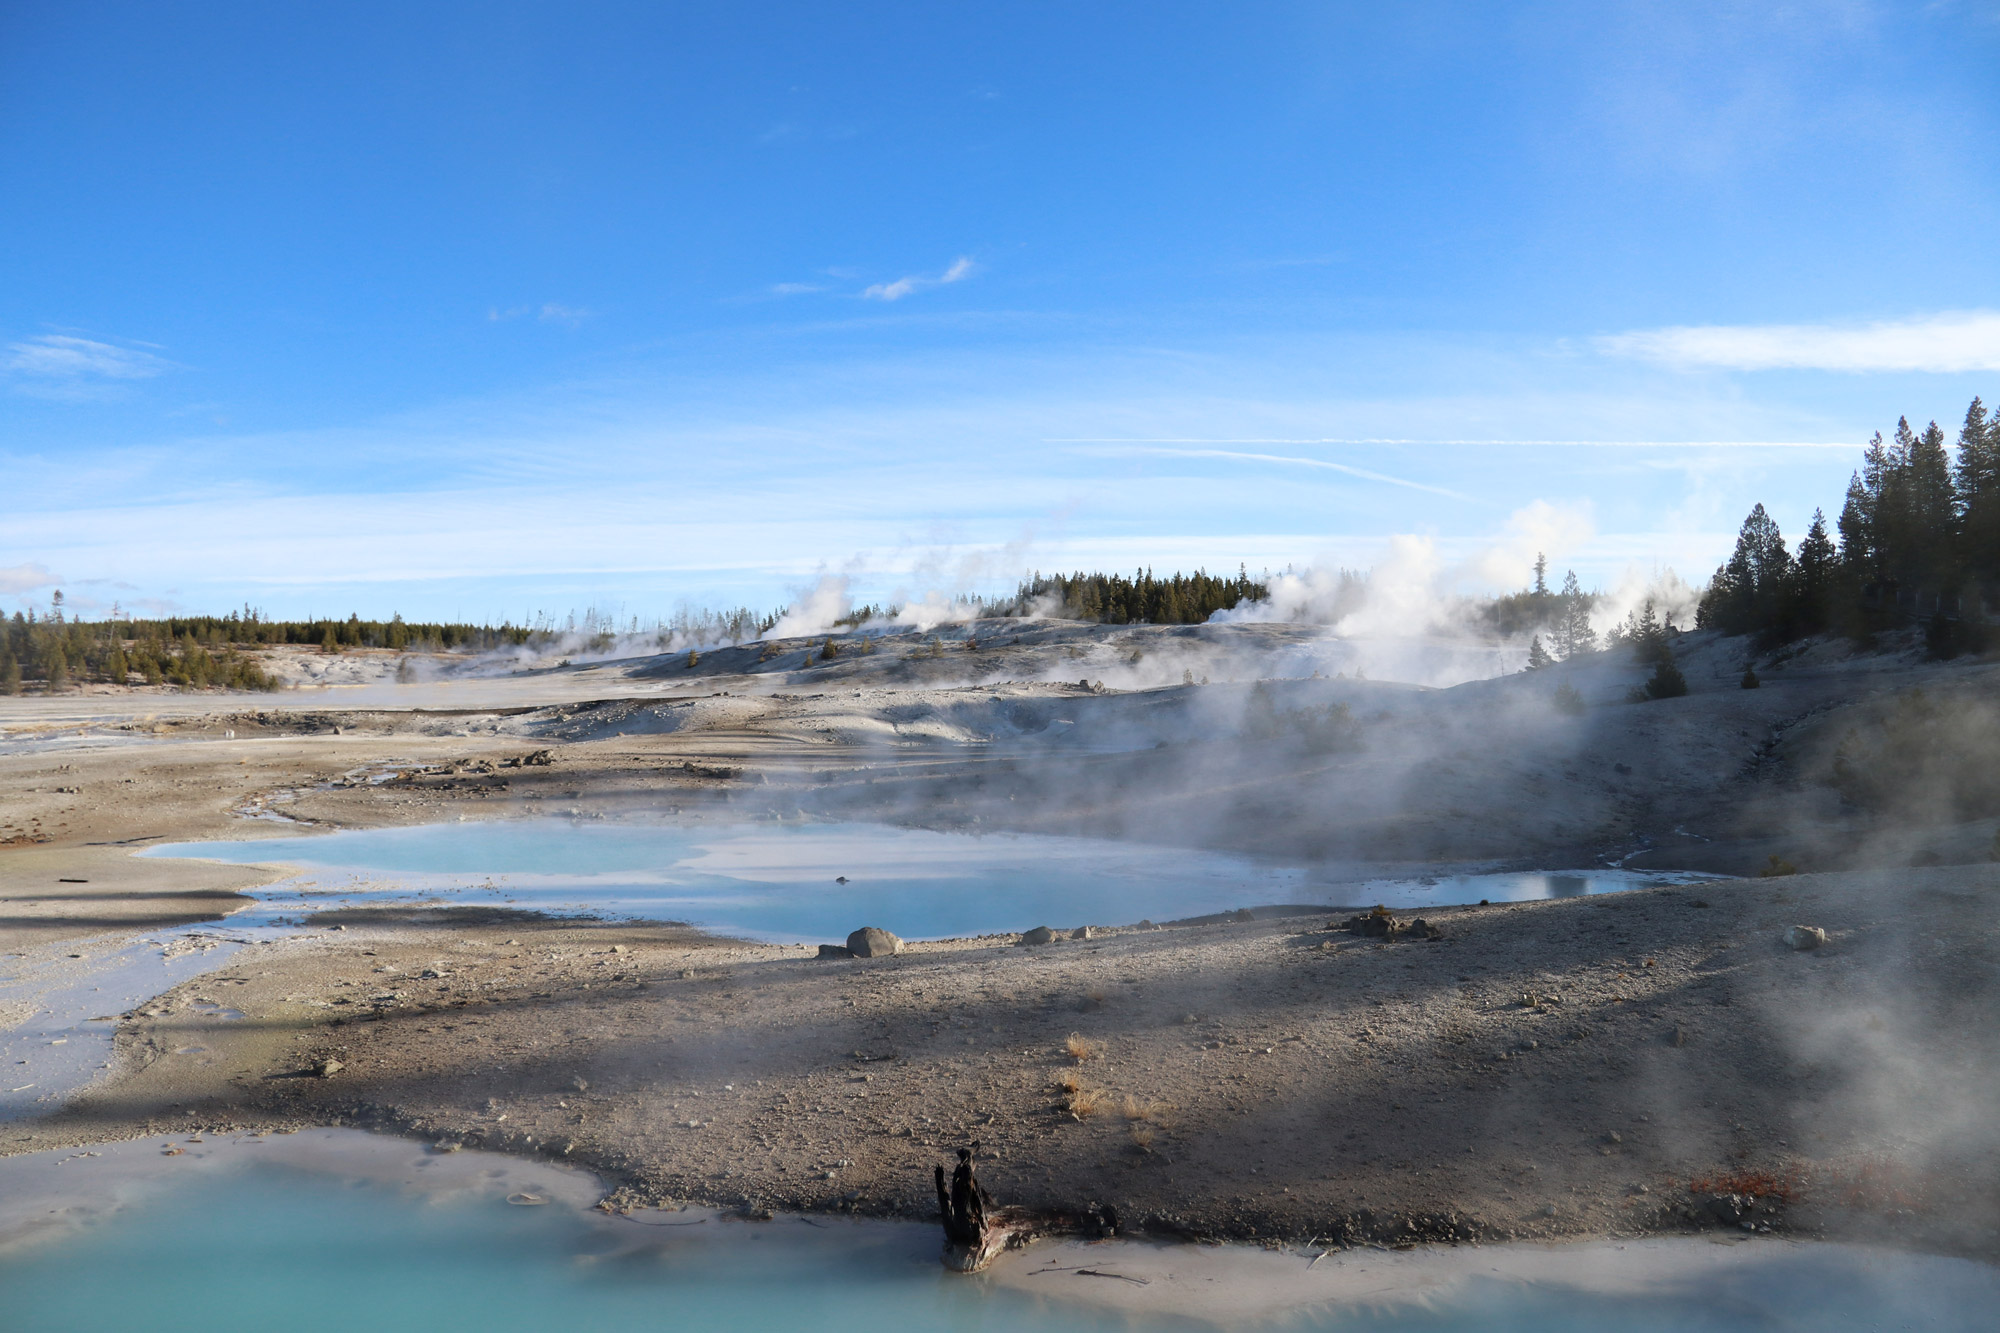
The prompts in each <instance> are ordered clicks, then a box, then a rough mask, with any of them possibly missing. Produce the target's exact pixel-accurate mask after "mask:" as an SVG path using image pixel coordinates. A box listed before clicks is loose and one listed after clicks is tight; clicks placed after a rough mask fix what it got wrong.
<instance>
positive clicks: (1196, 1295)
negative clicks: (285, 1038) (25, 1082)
mask: <svg viewBox="0 0 2000 1333" xmlns="http://www.w3.org/2000/svg"><path fill="white" fill-rule="evenodd" d="M296 1139H297V1142H296V1143H295V1144H288V1143H287V1142H286V1141H284V1140H253V1141H250V1142H247V1143H246V1142H244V1141H241V1140H239V1141H237V1142H235V1143H233V1144H222V1145H217V1144H214V1143H212V1142H211V1143H205V1144H199V1146H197V1144H196V1143H189V1144H187V1145H186V1146H185V1147H184V1153H185V1154H186V1155H184V1156H183V1155H176V1156H175V1157H174V1158H173V1159H171V1160H169V1159H164V1158H163V1157H162V1156H161V1150H162V1148H163V1147H164V1146H165V1145H164V1144H163V1143H162V1142H161V1141H157V1140H156V1141H149V1142H144V1143H138V1144H126V1145H115V1146H111V1147H107V1148H106V1150H105V1152H104V1153H103V1155H102V1156H89V1157H86V1156H85V1155H83V1154H71V1155H70V1156H69V1157H68V1159H67V1160H64V1158H63V1157H62V1156H61V1155H57V1154H38V1155H37V1157H38V1159H39V1160H36V1161H30V1162H22V1161H21V1160H20V1159H16V1161H14V1162H7V1161H0V1196H4V1195H5V1194H8V1193H13V1194H14V1195H15V1199H14V1201H13V1206H12V1207H11V1208H10V1207H8V1206H6V1205H5V1204H4V1203H0V1324H4V1326H5V1327H6V1328H7V1329H8V1330H9V1333H113V1331H122V1330H131V1329H146V1330H160V1331H168V1330H172V1331H178V1330H189V1331H190V1333H192V1331H195V1330H200V1331H201V1333H233V1331H234V1330H253V1329H254V1330H266V1329H274V1328H283V1329H288V1330H297V1331H298V1333H317V1331H318V1330H328V1331H329V1333H331V1331H332V1330H341V1331H342V1333H345V1331H346V1330H352V1329H360V1328H366V1329H371V1330H382V1331H383V1333H398V1331H400V1330H426V1331H427V1333H435V1331H436V1330H446V1329H451V1330H456V1329H482V1330H495V1331H497V1333H507V1331H510V1330H516V1329H520V1330H529V1329H533V1330H538V1331H540V1330H549V1329H577V1328H625V1329H703V1330H709V1329H729V1330H741V1331H743V1333H763V1331H764V1330H774V1331H775V1330H787V1331H789V1330H794V1329H798V1328H813V1329H826V1330H867V1331H868V1333H879V1331H880V1330H882V1329H966V1330H975V1329H976V1330H988V1331H991V1333H1006V1331H1009V1330H1016V1329H1021V1330H1027V1329H1036V1330H1051V1331H1053V1333H1069V1331H1070V1330H1078V1331H1082V1330H1101V1329H1128V1330H1145V1329H1179V1328H1191V1327H1215V1326H1218V1325H1221V1326H1227V1327H1246V1326H1260V1325H1265V1326H1282V1327H1285V1328H1302V1329H1353V1330H1423V1331H1425V1333H1460V1331H1461V1330H1463V1331H1466V1333H1469V1331H1470V1330H1482V1331H1485V1333H1492V1331H1495V1330H1522V1331H1523V1333H1527V1331H1529V1330H1532V1331H1533V1333H1568V1331H1569V1330H1585V1329H1589V1330H1602V1329H1621V1330H1623V1329H1631V1330H1641V1331H1643V1333H1651V1331H1653V1330H1660V1331H1662V1333H1664V1331H1665V1330H1700V1331H1702V1333H1709V1331H1713V1333H1737V1331H1739V1330H1801V1331H1804V1330H1815V1331H1816V1333H1817V1331H1826V1333H1844V1331H1845V1330H1861V1329H1895V1328H1921V1329H1926V1330H1941V1331H1943V1333H1954V1331H1956V1330H1961V1329H1962V1330H1971V1329H1974V1328H1985V1327H1989V1324H1988V1323H1987V1322H1986V1319H1987V1312H1988V1311H1990V1310H1991V1309H1992V1308H1994V1303H1995V1302H1996V1301H2000V1274H1996V1272H1995V1270H1993V1269H1991V1268H1988V1267H1985V1266H1983V1265H1979V1264H1975V1263H1970V1262H1967V1261H1963V1260H1950V1259H1938V1258H1931V1257H1925V1256H1913V1255H1903V1254H1895V1253H1891V1252H1886V1251H1868V1250H1858V1249H1855V1248H1853V1247H1833V1246H1813V1245H1794V1244H1786V1243H1781V1242H1743V1243H1741V1244H1739V1245H1716V1244H1713V1243H1711V1242H1707V1241H1701V1240H1692V1241H1664V1242H1647V1243H1643V1244H1641V1243H1635V1244H1633V1245H1632V1246H1630V1247H1625V1246H1612V1245H1608V1244H1599V1245H1595V1246H1590V1247H1572V1248H1567V1249H1533V1248H1531V1247H1511V1246H1510V1247H1494V1248H1489V1249H1480V1248H1477V1247H1466V1248H1462V1249H1455V1250H1440V1251H1434V1252H1430V1253H1424V1252H1418V1253H1416V1254H1411V1255H1386V1254H1380V1253H1376V1252H1372V1251H1355V1252H1350V1253H1348V1254H1344V1255H1335V1256H1331V1257H1330V1258H1329V1261H1328V1262H1326V1263H1323V1264H1317V1265H1314V1264H1313V1263H1312V1262H1311V1254H1310V1253H1309V1252H1293V1251H1286V1252H1277V1253H1272V1252H1266V1251H1263V1250H1260V1249H1241V1248H1236V1247H1224V1248H1223V1249H1221V1250H1216V1249H1212V1248H1207V1247H1185V1246H1182V1247H1172V1246H1169V1247H1155V1246H1149V1245H1143V1244H1130V1243H1117V1244H1110V1245H1092V1246H1080V1245H1075V1244H1070V1245H1057V1244H1045V1245H1038V1246H1033V1247H1031V1248H1029V1249H1028V1250H1026V1251H1024V1252H1021V1253H1018V1254H1014V1255H1009V1256H1006V1257H1005V1258H1003V1259H1002V1260H1001V1261H1000V1263H999V1264H997V1265H996V1266H995V1270H994V1271H993V1272H992V1273H991V1274H989V1275H985V1276H982V1277H978V1278H965V1277H960V1276H957V1275H954V1274H950V1273H947V1272H945V1271H944V1270H943V1269H942V1268H941V1267H940V1266H939V1264H938V1262H937V1245H938V1236H937V1231H936V1229H935V1228H934V1227H932V1226H929V1225H925V1224H919V1223H885V1222H859V1221H849V1220H838V1219H805V1218H799V1217H784V1216H780V1217H778V1218H776V1219H774V1220H770V1221H764V1222H742V1221H732V1220H728V1219H725V1218H722V1217H718V1216H715V1215H712V1214H705V1213H701V1212H696V1211H689V1212H671V1211H669V1212H649V1213H641V1214H637V1215H635V1216H633V1217H631V1218H612V1217H607V1216H605V1215H604V1214H601V1213H596V1212H594V1211H591V1210H590V1209H589V1207H588V1204H589V1202H590V1201H591V1200H593V1199H594V1198H595V1196H596V1190H597V1189H598V1188H599V1186H597V1184H596V1182H594V1181H592V1180H590V1179H589V1178H588V1177H585V1176H582V1175H581V1174H580V1173H564V1172H559V1171H557V1170H556V1169H554V1168H550V1167H545V1166H540V1165H538V1164H533V1163H520V1162H514V1161H509V1160H508V1159H504V1158H496V1157H491V1156H485V1155H481V1154H474V1153H467V1154H457V1155H451V1157H450V1159H449V1160H447V1158H445V1157H443V1156H440V1155H437V1154H431V1153H427V1152H426V1151H425V1150H424V1149H422V1148H421V1147H419V1146H417V1145H414V1144H409V1143H404V1142H401V1141H397V1140H386V1139H379V1138H376V1137H374V1136H368V1135H361V1134H357V1133H355V1132H354V1131H309V1132H308V1133H306V1134H301V1135H298V1136H296ZM176 1146H179V1145H176ZM264 1157H268V1158H270V1159H271V1160H259V1159H260V1158H264ZM63 1172H68V1174H67V1175H64V1174H62V1173H63ZM63 1189H67V1190H68V1191H69V1197H71V1198H73V1200H74V1206H72V1207H66V1208H59V1209H56V1210H51V1209H50V1208H49V1207H48V1205H49V1204H51V1203H60V1202H61V1201H62V1200H63V1198H64V1196H63V1195H62V1194H61V1193H60V1192H59V1191H61V1190H63ZM509 1199H512V1200H515V1201H516V1202H514V1203H511V1204H510V1203H509V1202H508V1201H509ZM530 1201H539V1202H530ZM524 1204H525V1205H526V1206H523V1205H524ZM31 1213H32V1214H33V1217H29V1214H31ZM1524 1251H1525V1253H1524ZM1220 1291H1227V1292H1229V1293H1230V1294H1229V1295H1227V1296H1225V1297H1222V1298H1220V1299H1218V1296H1217V1293H1218V1292H1220Z"/></svg>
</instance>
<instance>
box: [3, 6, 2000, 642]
mask: <svg viewBox="0 0 2000 1333" xmlns="http://www.w3.org/2000/svg"><path fill="white" fill-rule="evenodd" d="M1996 71H2000V5H1996V4H1995V3H1993V2H1992V0H1983V2H1982V3H1969V2H1968V3H1936V4H1905V5H1872V4H1864V3H1799V4H1792V5H1785V6H1779V5H1749V6H1745V5H1733V4H1732V5H1720V4H1703V3H1674V4H1664V3H1663V4H1605V3H1579V4H1515V5H1490V4H1421V3H1412V4H1399V5H1393V6H1391V5H1342V4H1316V5H1286V4H1275V3H1274V4H1259V5H1224V4H1212V5H1177V4H1160V3H1148V4H1133V5H1119V4H1097V5H1067V4H1064V5H1057V4H1023V3H1012V4H1006V5H976V4H963V5H939V4H906V5H866V4H845V5H838V6H830V5H823V4H776V3H773V4H762V5H757V4H743V3H738V4H730V5H722V4H716V5H693V4H689V5H657V4H633V5H620V4H571V5H561V6H558V5H505V4H491V3H487V4H479V5H463V6H460V5H451V4H442V3H438V4H426V5H416V6H412V5H370V4H342V5H339V6H325V5H305V4H298V5H286V4H254V5H253V4H246V5H227V4H210V5H201V6H180V7H169V6H159V5H145V4H130V5H120V4H106V5H94V6H77V5H69V4H58V3H35V2H32V0H28V2H23V0H14V2H13V3H6V4H0V272H4V274H5V280H4V282H0V477H4V478H5V479H6V485H5V487H4V493H5V495H6V499H5V502H4V505H0V606H7V607H9V608H11V607H13V606H17V605H18V606H34V605H43V604H45V603H46V600H47V596H48V593H49V591H50V589H51V588H52V587H53V586H56V585H57V584H58V583H59V584H60V586H62V587H64V588H65V590H66V591H67V592H68V593H69V595H70V597H71V599H72V600H73V601H77V602H80V603H82V604H84V605H86V606H88V605H97V606H108V605H109V603H110V602H111V601H112V600H114V599H116V600H120V601H122V602H123V603H124V604H125V605H126V606H128V607H139V608H164V607H175V608H183V609H195V610H220V609H225V608H227V607H230V606H235V605H240V604H242V603H244V602H246V601H247V602H250V603H253V604H255V605H258V606H260V607H264V608H266V609H268V610H270V611H271V612H273V613H277V614H310V613H320V614H345V613H346V612H348V611H351V610H352V611H360V612H361V613H363V614H368V615H386V614H388V613H389V612H391V611H397V610H400V611H402V612H403V613H404V614H406V615H410V616H413V617H435V616H455V617H456V616H464V617H488V616H494V617H497V616H513V617H516V618H519V617H522V616H526V615H530V614H533V613H534V612H536V611H550V612H555V613H558V614H559V613H561V612H564V611H567V610H569V609H572V608H581V607H584V606H586V605H591V604H595V605H598V606H600V607H606V608H615V609H618V610H620V611H622V612H625V613H629V614H635V615H640V616H644V617H650V616H653V615H656V614H661V613H665V612H668V611H671V610H672V609H673V607H674V606H675V604H676V603H678V602H682V601H691V602H696V603H720V602H737V601H747V602H750V603H752V604H755V605H770V604H775V603H777V602H780V601H783V600H785V598H786V597H787V596H788V595H790V594H791V592H792V591H793V590H794V589H796V588H798V587H800V586H802V585H804V584H806V583H809V582H810V581H811V580H812V579H813V578H814V577H815V575H816V574H818V573H820V572H824V571H832V572H841V573H847V574H849V575H851V576H852V578H853V579H854V583H855V588H856V591H857V592H858V593H860V594H861V595H863V596H864V597H890V596H897V595H915V594H917V593H920V592H922V591H923V590H925V589H928V588H933V587H936V588H943V589H945V590H948V591H961V590H967V589H973V590H977V589H985V588H992V587H995V586H999V585H1004V584H1006V583H1010V582H1011V581H1012V579H1013V578H1014V577H1015V576H1016V575H1017V574H1018V573H1019V572H1020V570H1022V569H1023V568H1031V567H1041V568H1050V567H1058V566H1061V567H1071V566H1079V565H1082V566H1103V565H1109V566H1116V567H1131V566H1134V565H1138V564H1150V565H1153V566H1154V567H1156V568H1161V569H1164V568H1168V567H1174V566H1181V567H1189V566H1192V565H1194V564H1198V563H1200V564H1206V565H1208V566H1210V567H1226V568H1233V567H1234V566H1235V565H1236V564H1237V563H1238V562H1239V561H1244V562H1248V563H1249V565H1250V566H1251V568H1252V569H1253V570H1254V569H1257V568H1260V567H1263V566H1272V567H1278V566H1282V565H1285V564H1287V563H1297V564H1308V563H1318V564H1345V565H1348V566H1364V565H1368V564H1370V563H1372V562H1374V561H1376V560H1378V559H1380V558H1382V554H1383V552H1384V551H1385V550H1386V549H1387V543H1388V542H1389V539H1390V538H1392V537H1394V536H1395V535H1397V534H1415V535H1417V536H1419V537H1422V538H1425V539H1427V540H1428V541H1430V542H1431V543H1432V545H1433V547H1434V549H1435V551H1436V552H1437V553H1438V555H1439V559H1440V561H1441V563H1442V565H1443V566H1444V567H1446V568H1447V569H1450V570H1455V571H1457V572H1456V573H1453V574H1452V575H1451V577H1453V578H1455V579H1458V580H1459V581H1461V582H1467V583H1468V584H1478V583H1480V582H1481V581H1482V580H1483V581H1486V582H1490V581H1491V580H1492V579H1493V578H1494V577H1496V573H1495V571H1496V569H1497V568H1500V566H1496V565H1495V564H1494V562H1493V560H1492V559H1491V556H1492V554H1493V552H1494V551H1495V550H1502V551H1505V552H1509V553H1512V552H1514V551H1515V550H1517V549H1518V548H1520V547H1522V546H1523V545H1524V544H1527V545H1533V544H1537V543H1547V544H1548V545H1550V546H1551V547H1552V549H1551V550H1550V555H1551V556H1552V557H1553V558H1554V559H1556V560H1557V562H1558V564H1559V565H1573V566H1574V567H1576V568H1577V569H1578V571H1579V572H1580V573H1582V574H1584V576H1585V578H1586V581H1587V582H1597V583H1601V584H1605V585H1609V584H1611V583H1612V582H1614V581H1616V580H1617V579H1618V578H1619V577H1620V576H1621V573H1622V572H1623V571H1625V570H1627V569H1629V568H1632V567H1640V568H1651V567H1653V566H1656V565H1671V566H1673V567H1675V568H1676V569H1678V570H1680V572H1681V573H1683V574H1684V575H1686V576H1687V577H1689V578H1691V579H1695V578H1699V577H1701V576H1702V575H1703V574H1705V573H1706V572H1707V571H1708V570H1709V569H1712V568H1713V566H1714V564H1715V563H1716V562H1717V561H1718V560H1719V559H1720V558H1721V557H1722V556H1723V555H1724V554H1725V553H1726V550H1727V546H1728V544H1729V542H1730V540H1731V539H1732V537H1733V532H1734V529H1735V527H1736V525H1737V523H1738V522H1739V521H1740V519H1741V517H1742V515H1743V513H1744V511H1746V510H1747V509H1748V507H1749V505H1750V504H1751V503H1752V502H1754V501H1758V500H1762V501H1764V502H1766V503H1767V504H1769V505H1770V506H1771V508H1772V510H1773V512H1774V513H1776V514H1777V515H1778V517H1779V520H1780V522H1781V523H1782V524H1783V525H1784V527H1785V529H1786V531H1787V532H1788V533H1792V534H1794V535H1795V534H1796V532H1797V531H1798V530H1800V529H1802V527H1803V524H1804V520H1805V518H1806V516H1807V515H1808V514H1809V513H1810V511H1811V509H1812V508H1813V506H1814V505H1816V504H1824V505H1827V506H1829V507H1833V506H1837V504H1838V501H1839V495H1840V492H1841V488H1842V486H1843V484H1844V482H1845V480H1846V477H1847V474H1848V472H1849V471H1850V470H1851V468H1852V467H1853V466H1854V463H1855V460H1856V457H1857V455H1858V451H1859V447H1860V445H1861V443H1862V442H1863V441H1864V440H1865V439H1866V438H1867V436H1868V434H1869V433H1870V432H1872V431H1874V430H1877V429H1887V428H1889V427H1891V426H1893V425H1894V422H1895V420H1896V418H1897V416H1898V415H1901V414H1904V413H1907V414H1909V415H1911V416H1913V417H1917V418H1921V419H1928V418H1930V417H1933V416H1935V417H1939V418H1940V419H1942V420H1944V421H1945V422H1946V424H1947V425H1948V426H1949V425H1953V424H1955V421H1956V419H1957V417H1958V416H1959V415H1960V414H1962V412H1963V411H1964V408H1965V404H1966V402H1967V400H1968V399H1970V398H1971V396H1972V395H1973V394H1975V393H1982V394H1984V395H1985V396H1986V397H1987V398H1989V399H1992V398H1995V397H2000V290H1996V285H1997V284H2000V246H1996V243H1995V240H1994V238H1995V237H1996V236H2000V76H1996ZM1779 445H1782V446H1786V447H1774V446H1779ZM1509 558H1510V559H1511V558H1512V557H1511V554H1510V555H1509ZM1523 577H1525V573H1524V574H1523Z"/></svg>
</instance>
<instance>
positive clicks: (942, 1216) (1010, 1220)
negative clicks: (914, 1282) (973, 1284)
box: [933, 1143, 1118, 1273]
mask: <svg viewBox="0 0 2000 1333" xmlns="http://www.w3.org/2000/svg"><path fill="white" fill-rule="evenodd" d="M978 1147H979V1145H978V1144H976V1143H975V1144H973V1145H972V1147H971V1148H960V1149H959V1150H958V1166H957V1168H956V1169H955V1170H953V1172H952V1173H951V1183H950V1184H949V1186H947V1185H946V1183H945V1175H944V1168H943V1167H941V1166H940V1167H935V1168H933V1170H934V1173H935V1180H936V1184H937V1197H938V1220H939V1221H940V1222H942V1223H943V1225H944V1256H943V1259H944V1266H945V1267H946V1268H949V1269H951V1270H952V1271H953V1272H956V1273H977V1272H979V1271H980V1270H981V1269H983V1268H985V1267H986V1266H987V1265H988V1264H990V1263H992V1262H993V1261H994V1259H996V1258H998V1257H999V1256H1000V1255H1001V1254H1002V1253H1003V1252H1005V1251H1007V1250H1012V1249H1018V1248H1019V1247H1021V1246H1023V1245H1026V1244H1027V1243H1028V1242H1029V1241H1031V1240H1033V1239H1035V1238H1036V1237H1037V1236H1047V1235H1075V1234H1083V1235H1092V1236H1100V1237H1102V1236H1111V1235H1115V1234H1116V1233H1117V1231H1118V1213H1117V1211H1116V1210H1115V1209H1113V1208H1111V1207H1110V1206H1109V1205H1100V1204H1092V1205H1090V1206H1089V1207H1088V1208H1086V1209H1084V1210H1083V1211H1082V1213H1081V1214H1071V1213H1062V1212H1056V1213H1051V1212H1035V1211H1033V1210H1030V1209H1027V1208H1013V1207H1009V1208H1001V1207H998V1206H996V1205H995V1204H994V1202H993V1196H992V1195H990V1194H988V1193H987V1192H986V1189H985V1187H984V1186H982V1185H981V1184H980V1183H979V1180H978V1178H977V1177H976V1176H975V1175H974V1174H973V1171H972V1154H973V1152H974V1151H975V1150H976V1149H977V1148H978Z"/></svg>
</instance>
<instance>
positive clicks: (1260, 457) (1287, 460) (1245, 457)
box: [1105, 445, 1472, 501]
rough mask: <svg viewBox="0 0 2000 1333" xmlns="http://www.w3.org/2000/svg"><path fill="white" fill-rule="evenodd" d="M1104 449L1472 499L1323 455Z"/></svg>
mask: <svg viewBox="0 0 2000 1333" xmlns="http://www.w3.org/2000/svg"><path fill="white" fill-rule="evenodd" d="M1105 452H1116V453H1121V454H1128V455H1129V454H1137V455H1149V456H1151V457H1155V458H1220V459H1227V460H1229V461H1232V462H1238V463H1278V464H1281V465H1284V466H1287V467H1305V468H1317V469H1319V470H1321V471H1324V472H1340V473H1345V474H1346V475H1347V476H1350V477H1356V478H1359V479H1360V480H1362V481H1376V482H1380V483H1382V484H1383V485H1385V486H1403V487H1407V488H1408V489H1410V490H1413V491H1427V492H1429V493H1430V494H1432V495H1442V496H1445V497H1447V498H1449V499H1453V500H1468V501H1469V500H1471V499H1472V497H1471V496H1469V495H1466V494H1464V493H1462V492H1460V491H1453V490H1447V489H1445V488H1444V487H1443V486H1431V485H1427V484H1425V483H1424V482H1421V481H1411V480H1409V479H1408V478H1407V477H1392V476H1390V475H1389V474H1388V473H1386V472H1371V471H1369V470H1368V469H1367V468H1362V467H1350V466H1349V465H1348V464H1346V463H1334V462H1329V461H1328V460H1326V459H1324V458H1301V457H1297V456H1295V455H1291V454H1257V453H1246V452H1244V451H1242V450H1240V449H1169V448H1164V447H1161V446H1156V445H1133V446H1129V447H1122V448H1117V449H1112V450H1106V451H1105Z"/></svg>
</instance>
